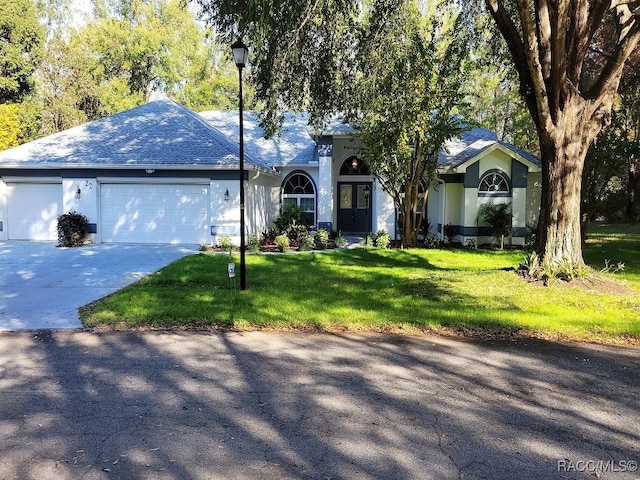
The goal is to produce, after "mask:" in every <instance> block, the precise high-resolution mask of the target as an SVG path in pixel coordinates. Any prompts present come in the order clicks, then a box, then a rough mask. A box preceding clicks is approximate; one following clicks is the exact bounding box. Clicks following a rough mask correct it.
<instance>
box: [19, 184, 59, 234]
mask: <svg viewBox="0 0 640 480" xmlns="http://www.w3.org/2000/svg"><path fill="white" fill-rule="evenodd" d="M7 210H8V211H7V236H8V238H9V240H58V230H57V228H58V216H59V215H60V214H62V184H61V183H7Z"/></svg>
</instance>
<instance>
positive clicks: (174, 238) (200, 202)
mask: <svg viewBox="0 0 640 480" xmlns="http://www.w3.org/2000/svg"><path fill="white" fill-rule="evenodd" d="M100 218H101V220H100V233H101V240H102V241H103V242H109V243H111V242H114V243H117V242H123V243H127V242H128V243H188V244H200V243H203V242H208V241H209V240H210V239H211V232H210V228H211V227H210V226H209V224H210V222H209V186H208V185H165V184H104V183H103V184H101V186H100Z"/></svg>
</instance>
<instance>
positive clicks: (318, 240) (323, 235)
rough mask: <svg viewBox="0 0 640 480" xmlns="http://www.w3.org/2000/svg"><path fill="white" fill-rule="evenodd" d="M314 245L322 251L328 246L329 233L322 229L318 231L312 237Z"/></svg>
mask: <svg viewBox="0 0 640 480" xmlns="http://www.w3.org/2000/svg"><path fill="white" fill-rule="evenodd" d="M314 241H315V245H316V247H318V248H319V249H320V250H324V249H325V248H327V246H328V245H329V233H328V232H327V231H326V230H325V229H324V228H321V229H319V230H318V231H317V232H316V234H315V237H314Z"/></svg>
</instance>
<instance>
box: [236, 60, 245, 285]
mask: <svg viewBox="0 0 640 480" xmlns="http://www.w3.org/2000/svg"><path fill="white" fill-rule="evenodd" d="M243 66H244V65H239V66H238V79H239V82H240V94H239V100H238V103H239V104H240V290H246V288H247V266H246V263H245V248H244V246H245V239H244V128H243V123H244V119H243V111H242V110H243V107H244V103H243V101H242V67H243Z"/></svg>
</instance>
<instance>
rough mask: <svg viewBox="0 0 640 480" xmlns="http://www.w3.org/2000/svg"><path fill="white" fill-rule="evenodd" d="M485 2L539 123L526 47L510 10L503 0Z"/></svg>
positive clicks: (522, 92) (528, 104) (529, 105)
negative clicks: (505, 6) (506, 7)
mask: <svg viewBox="0 0 640 480" xmlns="http://www.w3.org/2000/svg"><path fill="white" fill-rule="evenodd" d="M485 4H486V6H487V9H488V10H489V13H491V16H492V17H493V19H494V21H495V22H496V25H497V27H498V29H499V30H500V33H501V34H502V37H503V38H504V40H505V42H506V43H507V47H508V48H509V52H510V53H511V57H512V58H513V63H514V66H515V68H516V71H517V72H518V76H519V78H520V93H521V94H522V96H523V97H524V100H525V102H526V103H527V107H528V108H529V111H530V112H531V117H532V119H533V121H534V122H535V123H536V124H537V123H538V121H539V120H538V105H537V103H536V98H535V95H534V92H533V81H532V79H531V73H530V72H529V66H528V64H527V58H526V53H525V47H524V44H523V42H522V38H521V37H520V32H519V31H518V29H517V27H516V25H515V24H514V23H513V20H512V19H511V16H510V15H509V12H507V10H506V9H505V8H504V3H503V1H502V0H485Z"/></svg>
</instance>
